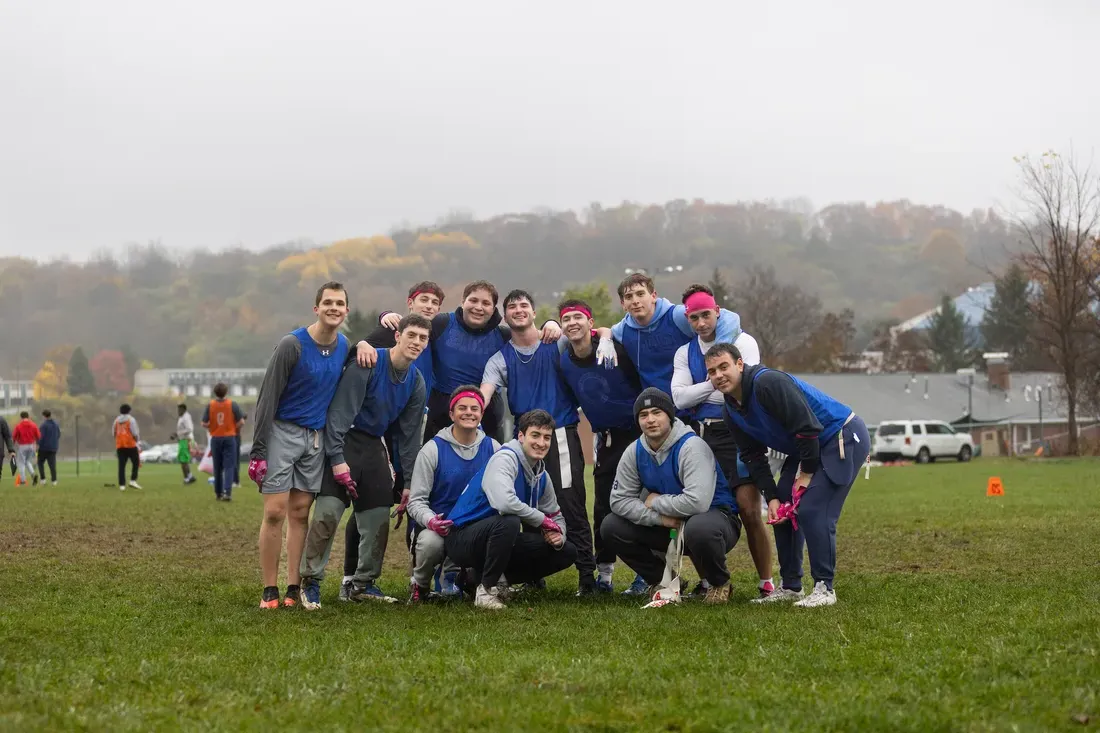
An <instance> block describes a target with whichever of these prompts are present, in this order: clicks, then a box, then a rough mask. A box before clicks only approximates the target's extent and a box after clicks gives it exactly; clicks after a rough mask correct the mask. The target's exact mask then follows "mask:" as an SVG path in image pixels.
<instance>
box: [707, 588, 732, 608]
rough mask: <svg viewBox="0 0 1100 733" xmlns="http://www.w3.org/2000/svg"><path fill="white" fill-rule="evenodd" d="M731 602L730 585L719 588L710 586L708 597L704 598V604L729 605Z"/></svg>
mask: <svg viewBox="0 0 1100 733" xmlns="http://www.w3.org/2000/svg"><path fill="white" fill-rule="evenodd" d="M729 600H730V584H729V583H726V584H725V585H719V586H713V585H712V586H710V587H709V588H707V593H706V596H705V597H704V598H703V603H710V604H715V605H716V604H720V603H729Z"/></svg>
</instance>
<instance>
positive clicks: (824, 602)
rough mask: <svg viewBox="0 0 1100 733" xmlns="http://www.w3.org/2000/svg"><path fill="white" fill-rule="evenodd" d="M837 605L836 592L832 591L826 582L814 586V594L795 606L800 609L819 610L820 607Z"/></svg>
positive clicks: (821, 581)
mask: <svg viewBox="0 0 1100 733" xmlns="http://www.w3.org/2000/svg"><path fill="white" fill-rule="evenodd" d="M834 603H836V592H835V591H833V590H830V589H829V588H828V587H827V586H826V585H825V581H824V580H819V581H817V582H816V583H815V584H814V592H813V593H811V594H810V595H808V596H806V597H805V598H803V599H802V600H801V601H799V602H798V603H795V604H794V605H796V606H798V607H799V608H817V607H818V606H831V605H833V604H834Z"/></svg>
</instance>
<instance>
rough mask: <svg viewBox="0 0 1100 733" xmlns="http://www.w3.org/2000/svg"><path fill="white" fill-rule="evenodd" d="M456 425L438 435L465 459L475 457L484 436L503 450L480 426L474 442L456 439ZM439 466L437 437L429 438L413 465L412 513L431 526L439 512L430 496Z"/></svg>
mask: <svg viewBox="0 0 1100 733" xmlns="http://www.w3.org/2000/svg"><path fill="white" fill-rule="evenodd" d="M452 427H453V426H450V427H446V428H444V429H443V430H440V431H439V432H438V433H436V436H435V437H437V438H439V439H440V440H444V441H446V442H447V443H448V444H449V445H450V446H451V449H452V450H454V452H455V453H457V454H458V455H459V456H460V457H461V458H462V460H464V461H470V460H473V458H474V456H476V455H477V452H478V451H479V450H480V449H481V441H483V440H492V441H493V451H494V452H496V451H498V450H500V444H499V443H497V442H496V441H495V440H493V439H492V438H488V437H486V436H485V433H484V432H483V431H482V430H481V429H480V428H478V431H477V435H476V436H475V437H474V442H473V443H471V444H470V445H463V444H462V443H459V442H458V441H457V440H455V436H454V433H453V432H452V430H451V428H452ZM438 467H439V446H438V445H437V444H436V442H435V441H434V440H429V441H428V442H427V443H425V444H424V447H423V448H421V449H420V453H419V454H418V455H417V456H416V465H415V466H413V471H412V490H411V491H410V493H409V507H408V511H409V517H410V518H411V519H412V521H414V522H416V524H417V525H418V526H420V527H427V526H428V520H429V519H431V518H432V517H434V516H435V512H433V511H432V508H431V506H430V505H429V500H430V499H431V496H432V489H434V488H435V469H436V468H438Z"/></svg>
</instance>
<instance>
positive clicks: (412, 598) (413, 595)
mask: <svg viewBox="0 0 1100 733" xmlns="http://www.w3.org/2000/svg"><path fill="white" fill-rule="evenodd" d="M430 594H431V590H430V589H429V588H421V587H420V586H419V585H417V584H416V583H409V603H410V604H414V603H424V602H425V601H427V600H428V596H429V595H430Z"/></svg>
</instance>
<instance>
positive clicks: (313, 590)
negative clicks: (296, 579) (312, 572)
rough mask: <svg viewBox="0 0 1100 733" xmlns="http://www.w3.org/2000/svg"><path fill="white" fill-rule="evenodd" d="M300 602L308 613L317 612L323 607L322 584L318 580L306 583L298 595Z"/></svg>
mask: <svg viewBox="0 0 1100 733" xmlns="http://www.w3.org/2000/svg"><path fill="white" fill-rule="evenodd" d="M298 601H299V602H300V603H301V604H302V608H304V609H306V610H307V611H316V610H317V609H318V608H320V607H321V584H320V583H318V582H317V581H316V580H309V581H306V584H305V585H304V586H302V589H301V591H300V592H299V593H298Z"/></svg>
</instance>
